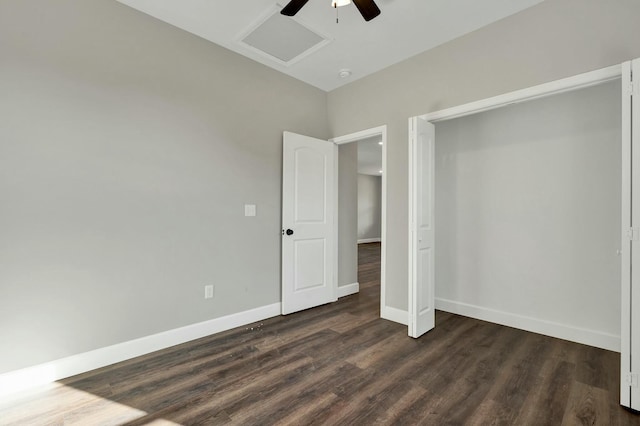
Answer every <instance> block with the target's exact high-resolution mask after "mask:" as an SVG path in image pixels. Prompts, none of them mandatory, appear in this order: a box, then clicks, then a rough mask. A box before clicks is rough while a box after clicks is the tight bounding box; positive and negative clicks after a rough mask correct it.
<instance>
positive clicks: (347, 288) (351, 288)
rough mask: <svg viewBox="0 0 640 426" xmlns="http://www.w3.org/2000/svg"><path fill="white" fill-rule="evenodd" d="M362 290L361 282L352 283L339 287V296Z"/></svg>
mask: <svg viewBox="0 0 640 426" xmlns="http://www.w3.org/2000/svg"><path fill="white" fill-rule="evenodd" d="M359 291H360V283H351V284H347V285H341V286H340V287H338V298H340V297H345V296H349V295H351V294H356V293H358V292H359Z"/></svg>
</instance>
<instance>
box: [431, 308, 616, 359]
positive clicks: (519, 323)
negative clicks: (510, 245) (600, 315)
mask: <svg viewBox="0 0 640 426" xmlns="http://www.w3.org/2000/svg"><path fill="white" fill-rule="evenodd" d="M436 309H438V310H441V311H445V312H450V313H452V314H458V315H464V316H466V317H470V318H476V319H479V320H483V321H489V322H493V323H496V324H501V325H506V326H508V327H514V328H519V329H521V330H526V331H531V332H533V333H539V334H544V335H545V336H551V337H557V338H559V339H564V340H569V341H571V342H577V343H582V344H585V345H590V346H595V347H597V348H602V349H607V350H610V351H615V352H620V336H616V335H613V334H609V333H603V332H600V331H595V330H589V329H586V328H580V327H574V326H571V325H566V324H560V323H557V322H552V321H546V320H541V319H538V318H532V317H526V316H523V315H518V314H513V313H510V312H504V311H498V310H496V309H490V308H485V307H482V306H476V305H470V304H468V303H462V302H456V301H454V300H446V299H441V298H436Z"/></svg>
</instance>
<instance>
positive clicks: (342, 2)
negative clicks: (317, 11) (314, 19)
mask: <svg viewBox="0 0 640 426" xmlns="http://www.w3.org/2000/svg"><path fill="white" fill-rule="evenodd" d="M348 4H351V0H331V7H334V8H335V7H342V6H346V5H348Z"/></svg>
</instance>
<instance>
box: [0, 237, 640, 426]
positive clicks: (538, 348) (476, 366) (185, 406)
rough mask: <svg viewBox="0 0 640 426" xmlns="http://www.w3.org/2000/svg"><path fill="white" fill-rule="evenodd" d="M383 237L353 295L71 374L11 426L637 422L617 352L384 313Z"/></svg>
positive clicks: (10, 413)
mask: <svg viewBox="0 0 640 426" xmlns="http://www.w3.org/2000/svg"><path fill="white" fill-rule="evenodd" d="M379 256H380V246H379V244H367V245H361V246H360V251H359V258H360V261H361V264H360V268H359V280H360V283H361V291H360V293H359V294H357V295H353V296H349V297H345V298H343V299H340V300H339V301H338V302H337V303H334V304H331V305H326V306H322V307H319V308H315V309H310V310H307V311H304V312H300V313H297V314H293V315H289V316H286V317H277V318H273V319H270V320H267V321H263V322H260V323H256V324H253V325H251V326H248V327H242V328H238V329H235V330H231V331H228V332H225V333H221V334H218V335H215V336H211V337H207V338H203V339H200V340H197V341H193V342H190V343H187V344H184V345H180V346H176V347H173V348H170V349H166V350H163V351H160V352H156V353H153V354H150V355H146V356H144V357H140V358H136V359H133V360H129V361H126V362H123V363H120V364H117V365H113V366H110V367H106V368H102V369H100V370H96V371H92V372H89V373H86V374H82V375H80V376H77V377H73V378H70V379H67V380H64V381H62V382H60V383H58V384H56V385H54V386H52V387H51V388H50V389H48V390H43V391H40V392H39V393H35V394H34V395H31V396H28V397H25V398H24V399H22V400H20V401H17V402H16V401H14V402H12V403H10V404H6V403H5V404H4V405H2V403H1V402H0V424H3V425H5V424H16V425H41V424H42V425H57V424H79V425H94V424H95V425H98V424H99V425H106V424H128V425H141V424H154V425H160V424H183V425H200V424H202V425H215V424H238V425H254V424H255V425H271V424H283V425H284V424H293V425H371V424H394V425H412V424H423V425H467V424H468V425H485V424H487V425H488V424H496V425H535V426H538V425H561V424H562V425H638V424H640V417H638V416H636V415H634V414H631V413H629V412H627V411H626V410H624V409H623V408H621V407H620V406H619V405H618V377H619V366H618V363H619V355H618V354H616V353H613V352H608V351H605V350H601V349H596V348H592V347H589V346H583V345H579V344H575V343H569V342H566V341H563V340H558V339H553V338H550V337H545V336H541V335H537V334H533V333H527V332H524V331H520V330H516V329H513V328H508V327H503V326H499V325H495V324H490V323H487V322H483V321H478V320H474V319H469V318H464V317H461V316H457V315H452V314H447V313H444V312H438V315H437V320H436V322H437V327H436V328H435V330H433V331H431V332H429V333H428V334H427V335H426V336H423V337H422V338H420V339H416V340H414V339H411V338H409V337H407V335H406V334H407V329H406V327H404V326H401V325H399V324H395V323H392V322H389V321H385V320H381V319H379V258H380V257H379Z"/></svg>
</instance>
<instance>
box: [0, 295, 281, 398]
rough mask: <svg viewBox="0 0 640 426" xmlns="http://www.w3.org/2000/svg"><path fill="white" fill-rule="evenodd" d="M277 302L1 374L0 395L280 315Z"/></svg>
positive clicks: (4, 395) (12, 394)
mask: <svg viewBox="0 0 640 426" xmlns="http://www.w3.org/2000/svg"><path fill="white" fill-rule="evenodd" d="M280 309H281V307H280V303H274V304H272V305H266V306H261V307H258V308H254V309H249V310H248V311H243V312H238V313H235V314H231V315H226V316H224V317H220V318H215V319H212V320H209V321H204V322H199V323H197V324H191V325H187V326H185V327H180V328H175V329H173V330H168V331H163V332H161V333H157V334H152V335H150V336H145V337H141V338H139V339H135V340H129V341H127V342H122V343H118V344H115V345H112V346H107V347H104V348H100V349H95V350H93V351H89V352H84V353H80V354H77V355H72V356H69V357H66V358H62V359H58V360H55V361H51V362H47V363H45V364H39V365H35V366H33V367H27V368H23V369H21V370H16V371H10V372H8V373H4V374H0V397H3V398H4V397H7V396H14V395H15V394H16V393H18V392H21V391H25V390H28V389H31V388H35V387H39V386H43V385H46V384H48V383H52V382H55V381H56V380H60V379H64V378H66V377H71V376H75V375H76V374H81V373H85V372H87V371H91V370H95V369H96V368H101V367H105V366H107V365H111V364H115V363H117V362H121V361H125V360H128V359H131V358H135V357H138V356H141V355H145V354H148V353H151V352H155V351H158V350H161V349H165V348H168V347H171V346H175V345H179V344H181V343H185V342H189V341H191V340H195V339H199V338H202V337H206V336H209V335H212V334H215V333H220V332H222V331H226V330H230V329H232V328H236V327H240V326H243V325H247V324H251V323H253V322H256V321H262V320H264V319H267V318H271V317H276V316H279V315H280Z"/></svg>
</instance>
